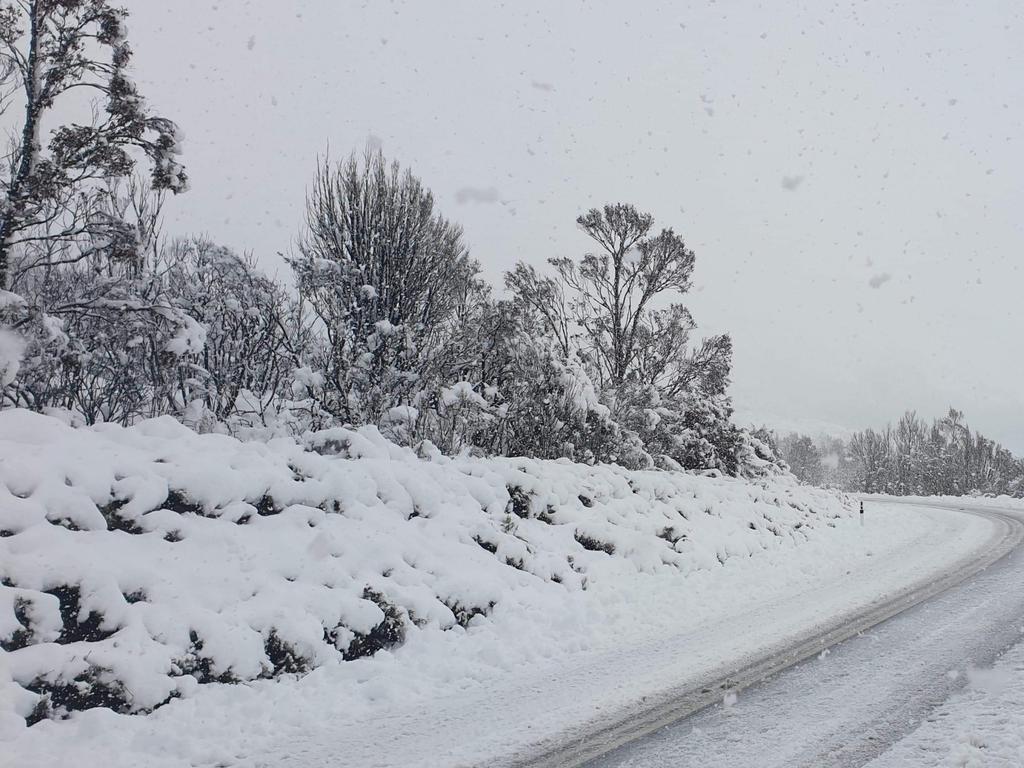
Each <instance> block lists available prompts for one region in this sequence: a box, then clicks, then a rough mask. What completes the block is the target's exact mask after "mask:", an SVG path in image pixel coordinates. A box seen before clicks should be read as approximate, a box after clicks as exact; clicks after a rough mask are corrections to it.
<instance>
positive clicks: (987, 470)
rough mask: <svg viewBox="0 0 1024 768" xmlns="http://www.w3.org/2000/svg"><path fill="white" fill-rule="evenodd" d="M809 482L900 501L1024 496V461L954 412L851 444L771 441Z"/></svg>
mask: <svg viewBox="0 0 1024 768" xmlns="http://www.w3.org/2000/svg"><path fill="white" fill-rule="evenodd" d="M768 439H769V442H771V443H772V444H773V445H774V446H775V447H776V449H777V450H778V453H779V455H780V456H781V457H782V458H783V459H784V460H785V461H786V463H787V465H788V466H789V468H790V469H791V471H792V472H793V474H795V475H796V476H797V477H798V478H799V479H800V480H801V481H803V482H806V483H809V484H813V485H831V486H834V487H838V488H843V489H845V490H849V491H857V492H864V493H886V494H892V495H897V496H906V495H919V496H933V495H951V496H960V495H965V494H982V495H992V496H999V495H1009V496H1017V497H1024V460H1022V459H1019V458H1017V457H1016V456H1014V455H1013V454H1012V453H1011V452H1010V451H1009V450H1007V449H1006V448H1004V447H1003V446H1001V445H999V444H998V443H996V442H995V441H993V440H991V439H989V438H987V437H985V436H984V435H983V434H981V433H980V432H978V431H976V430H972V429H971V427H970V426H969V425H968V423H967V421H966V420H965V418H964V414H963V413H962V412H961V411H958V410H956V409H954V408H950V409H949V412H948V413H947V414H946V415H945V416H943V417H941V418H938V419H934V420H933V421H932V422H931V423H929V422H927V421H925V420H924V419H921V418H920V417H918V416H917V414H916V413H913V412H908V413H906V414H904V415H903V417H902V418H901V419H900V420H899V421H898V422H897V423H896V424H895V425H891V424H890V425H888V426H886V427H885V428H884V429H882V430H880V431H876V430H873V429H866V430H864V431H862V432H857V433H855V434H854V435H852V436H851V437H850V439H849V440H841V439H837V438H833V437H820V438H818V439H817V440H812V439H811V438H810V437H808V436H806V435H800V434H795V433H794V434H789V435H786V436H783V437H778V436H774V435H773V436H771V437H770V438H768Z"/></svg>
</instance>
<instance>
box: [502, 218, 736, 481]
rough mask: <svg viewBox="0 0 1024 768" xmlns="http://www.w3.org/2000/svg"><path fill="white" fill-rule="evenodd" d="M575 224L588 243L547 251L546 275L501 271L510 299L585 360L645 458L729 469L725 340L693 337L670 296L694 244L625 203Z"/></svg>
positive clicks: (732, 443) (732, 469)
mask: <svg viewBox="0 0 1024 768" xmlns="http://www.w3.org/2000/svg"><path fill="white" fill-rule="evenodd" d="M577 224H578V226H579V227H580V228H581V230H582V231H583V232H584V234H586V235H587V236H588V237H589V238H590V239H591V240H592V241H593V242H594V243H596V245H597V251H596V252H595V253H588V254H586V255H584V256H583V258H582V259H580V260H578V261H577V260H573V259H569V258H558V259H551V260H550V264H551V266H552V267H553V268H554V275H553V276H552V275H547V276H546V275H541V274H540V273H538V272H537V270H536V269H534V268H533V267H530V266H527V265H525V264H519V265H517V266H516V267H515V269H513V270H512V271H511V272H509V273H508V274H507V275H506V285H507V286H508V288H509V289H510V290H511V291H512V293H513V296H514V297H515V301H516V303H517V304H518V305H519V306H521V307H523V308H525V309H528V310H529V312H530V313H532V316H533V317H534V318H535V320H536V325H537V327H538V328H539V330H540V331H541V333H542V334H543V335H544V336H545V337H546V338H547V339H549V340H550V341H551V343H552V345H553V348H554V349H555V350H557V351H558V352H559V353H560V354H561V355H562V357H563V359H564V360H565V361H566V362H572V363H574V364H579V365H582V366H583V367H584V368H585V369H586V371H587V373H588V375H589V376H590V378H591V380H592V381H593V382H594V384H595V386H596V389H597V391H598V393H599V397H600V401H601V403H602V404H603V405H604V406H606V407H607V408H608V412H609V417H610V419H611V420H612V421H613V422H614V423H615V424H617V425H618V426H619V427H620V428H621V430H622V431H623V432H625V433H629V434H633V435H636V436H637V437H638V439H639V440H640V441H641V442H642V443H643V444H644V445H645V446H647V449H648V453H649V454H650V456H651V457H652V458H653V457H658V456H664V457H665V459H667V460H668V461H670V462H674V463H675V464H677V465H681V466H683V467H686V468H688V469H709V468H716V469H720V470H722V471H724V472H728V473H730V474H735V473H736V471H737V469H738V467H737V460H736V456H737V451H738V449H739V445H740V441H739V431H738V430H737V429H736V428H735V427H734V426H733V425H732V424H731V423H730V421H729V420H730V417H731V414H732V409H731V405H730V403H729V400H728V397H727V395H726V389H727V387H728V383H729V370H730V366H731V356H732V343H731V341H730V339H729V337H728V336H727V335H721V336H714V337H712V338H709V339H706V340H704V341H703V342H702V343H700V344H699V345H697V346H696V347H693V346H692V344H691V335H692V333H693V331H694V330H695V327H696V326H695V323H694V321H693V318H692V317H691V315H690V313H689V311H688V310H687V309H686V307H685V306H683V305H682V304H680V303H678V302H674V301H672V298H673V297H678V296H679V295H680V294H683V293H685V292H686V291H688V290H689V288H690V278H691V275H692V273H693V267H694V258H695V257H694V254H693V251H691V250H689V249H688V248H687V247H686V244H685V243H684V242H683V240H682V238H681V237H679V236H678V235H677V234H676V233H675V232H673V231H672V230H671V229H663V230H661V231H660V232H659V233H657V234H653V233H652V228H653V226H654V221H653V218H652V217H651V216H650V215H649V214H645V213H640V212H639V211H637V210H636V209H635V208H634V207H633V206H631V205H624V204H617V205H606V206H604V208H602V209H596V208H595V209H593V210H591V211H589V212H588V213H586V214H584V215H583V216H580V217H579V218H578V219H577Z"/></svg>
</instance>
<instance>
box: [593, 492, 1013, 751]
mask: <svg viewBox="0 0 1024 768" xmlns="http://www.w3.org/2000/svg"><path fill="white" fill-rule="evenodd" d="M979 511H980V510H979ZM1016 514H1017V516H1018V517H1020V516H1021V515H1020V513H1019V512H1018V513H1016ZM1022 583H1024V547H1020V546H1018V547H1016V548H1015V549H1014V550H1013V551H1012V552H1011V553H1010V554H1009V555H1007V556H1006V557H1004V558H1003V559H1001V560H999V561H998V562H997V563H995V564H994V565H992V566H990V567H988V568H987V569H986V570H984V571H982V572H980V573H978V574H977V575H975V576H972V577H971V578H969V579H967V580H966V581H964V582H962V583H961V584H959V585H958V586H956V587H953V588H952V589H950V590H948V591H946V592H944V593H942V594H940V595H938V596H936V597H934V598H932V599H930V600H928V601H926V602H924V603H921V604H919V605H917V606H915V607H913V608H910V609H909V610H907V611H905V612H903V613H901V614H899V615H897V616H896V617H894V618H892V619H890V620H888V621H886V622H884V623H882V624H880V625H878V626H876V627H875V628H873V629H871V630H868V631H866V632H864V633H862V634H861V635H859V636H857V637H854V638H852V639H850V640H848V641H846V642H844V643H841V644H840V645H838V646H835V647H833V648H832V649H831V650H830V651H828V652H826V653H823V654H821V655H820V656H819V657H815V658H812V659H811V660H809V661H805V662H803V663H801V664H798V665H797V666H795V667H792V668H790V669H788V670H786V671H784V672H782V673H780V674H778V675H777V676H775V677H774V678H773V679H770V680H768V681H766V682H764V683H761V684H757V685H754V686H752V687H750V688H747V689H745V690H742V691H739V692H737V693H736V694H726V695H723V696H722V699H721V701H720V702H719V703H717V704H716V705H714V706H712V707H710V708H707V709H704V710H702V711H700V712H698V713H696V714H695V715H692V716H690V717H688V718H686V719H684V720H681V721H679V722H676V723H674V724H671V725H668V726H666V727H664V728H662V729H661V730H659V731H657V732H655V733H653V734H651V735H650V736H648V737H646V738H644V739H641V740H639V741H635V742H633V743H631V744H627V745H624V746H622V747H620V748H618V749H617V750H615V751H613V752H611V753H609V754H606V755H605V756H603V757H600V758H597V759H595V760H592V761H591V762H589V763H587V765H588V766H590V768H613V766H614V767H616V768H627V767H628V768H648V767H651V768H653V767H654V766H659V767H661V766H679V767H681V766H701V768H714V766H747V765H749V766H754V765H756V766H759V768H772V766H779V767H780V768H781V766H786V768H801V767H806V768H812V767H813V768H820V766H830V767H831V768H842V767H843V766H863V765H866V764H871V765H876V764H877V765H878V766H879V767H881V766H883V765H884V766H889V765H896V764H903V762H904V761H905V758H906V755H903V756H902V759H900V758H897V754H898V752H897V750H894V753H893V757H894V758H897V759H896V762H890V761H889V759H888V756H887V755H886V754H883V753H885V752H886V751H887V750H888V749H889V748H890V747H891V746H893V745H894V744H897V743H898V742H899V741H900V740H901V739H902V738H903V737H904V736H905V735H907V734H909V733H910V732H912V731H914V730H915V729H916V728H917V726H918V725H920V724H921V723H922V722H923V721H926V720H927V719H928V718H929V715H930V713H931V712H932V711H933V709H934V708H935V707H936V706H938V705H939V704H940V703H942V702H943V701H944V700H945V699H946V698H947V697H948V696H950V694H952V693H953V692H955V691H957V690H959V689H960V688H962V687H963V686H964V684H965V682H966V681H967V680H968V679H969V677H970V675H969V674H968V672H969V669H970V668H973V667H987V666H989V665H991V664H992V663H993V662H994V661H995V659H996V657H997V656H998V655H999V654H1000V653H1001V652H1002V651H1004V650H1005V649H1006V648H1007V647H1009V646H1011V645H1014V644H1015V643H1018V642H1020V641H1021V639H1022V633H1024V589H1021V584H1022ZM897 749H898V748H897ZM915 751H916V750H915ZM931 757H932V758H933V759H934V758H936V757H937V756H936V755H932V756H931ZM875 758H878V761H877V763H872V762H871V761H872V760H873V759H875Z"/></svg>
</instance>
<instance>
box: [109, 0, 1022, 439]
mask: <svg viewBox="0 0 1024 768" xmlns="http://www.w3.org/2000/svg"><path fill="white" fill-rule="evenodd" d="M125 5H126V6H127V7H128V8H129V10H130V11H131V14H132V18H131V39H132V41H133V45H134V47H135V49H136V53H137V58H136V76H137V79H138V80H139V81H140V83H141V85H142V91H143V92H144V93H145V94H146V95H147V97H148V99H149V100H150V102H151V103H152V104H153V105H154V106H155V107H157V108H158V109H159V111H160V112H161V113H162V114H166V115H167V116H169V117H171V118H173V119H175V120H176V121H177V122H178V123H179V124H180V125H181V126H182V128H183V129H184V131H185V135H186V144H185V150H186V155H185V158H184V160H185V162H186V163H187V164H188V166H189V169H190V174H191V177H192V189H191V191H190V192H189V193H188V194H187V195H184V196H181V197H180V198H178V199H175V200H173V201H172V203H171V205H170V206H169V209H168V215H169V221H168V224H169V229H171V230H173V231H174V232H176V233H182V234H184V233H192V232H197V233H198V232H201V233H207V234H209V235H210V236H212V237H214V238H215V239H217V240H218V241H220V242H223V243H224V244H226V245H231V246H233V247H235V248H237V249H239V250H250V251H252V252H253V253H255V254H256V255H257V256H258V258H259V259H260V260H261V263H262V264H263V265H264V266H265V267H266V268H267V269H268V270H270V271H277V272H279V273H280V274H281V276H282V277H286V269H285V267H284V264H283V262H282V260H281V257H280V255H279V254H281V253H286V252H287V251H288V250H289V248H290V247H292V244H293V243H294V240H295V238H296V237H297V236H298V234H299V233H300V232H301V222H302V203H303V197H304V194H305V190H306V188H307V186H308V185H309V183H310V181H311V178H312V175H313V173H314V170H315V167H316V162H317V158H318V156H322V155H324V154H326V153H328V152H329V153H330V155H331V156H332V157H336V158H339V159H340V158H342V157H344V156H346V155H347V154H348V153H349V152H351V151H353V150H361V149H362V148H363V147H365V146H366V145H367V144H368V143H369V144H370V145H377V144H379V145H380V146H381V147H382V148H383V150H384V152H385V154H386V155H387V156H388V157H390V158H393V159H396V160H399V161H400V162H401V163H402V164H403V165H406V166H408V167H411V168H412V169H413V170H414V171H415V172H416V173H417V174H418V175H419V176H420V177H422V178H423V180H424V181H425V182H426V183H427V185H428V186H430V187H431V188H432V189H433V190H434V192H435V195H436V197H437V199H438V202H439V205H440V208H441V210H442V211H443V212H444V213H445V214H446V215H447V216H449V217H450V218H452V219H454V220H457V221H459V222H460V223H461V224H462V225H463V226H464V227H465V231H466V235H467V240H468V242H469V243H470V245H471V248H472V252H473V254H474V256H475V257H476V258H477V259H479V260H480V262H481V264H482V265H483V269H484V271H485V273H486V275H487V276H488V277H489V278H490V279H491V280H492V281H493V282H495V283H500V280H501V276H502V273H503V272H504V270H506V269H508V268H509V267H511V265H512V264H514V263H515V262H516V261H518V260H527V261H529V262H532V263H536V264H538V265H540V264H542V263H543V262H544V260H545V259H547V258H549V257H552V256H559V255H572V254H579V253H580V252H582V251H583V250H585V249H586V248H587V240H586V238H585V237H583V236H582V235H581V234H580V233H579V232H578V231H577V230H576V228H575V225H574V220H575V217H576V216H577V215H578V214H579V213H580V212H582V211H583V210H585V209H586V208H588V207H590V206H593V205H598V204H601V203H605V202H613V201H623V202H631V203H634V204H635V205H637V206H638V207H640V208H642V209H646V210H649V211H650V212H651V213H653V214H654V215H655V217H656V221H657V223H658V224H659V225H664V226H672V227H674V228H675V229H676V230H677V231H679V232H681V233H682V234H683V235H684V236H685V237H686V239H687V242H688V244H689V245H690V246H691V247H692V248H693V249H694V250H695V251H696V253H697V270H696V281H695V282H696V284H695V288H694V290H693V292H692V293H691V294H690V295H689V297H688V298H687V299H686V301H687V303H688V305H689V306H690V308H691V310H692V311H693V314H694V316H695V317H696V319H697V321H698V323H699V324H700V326H701V330H702V331H703V332H706V333H713V332H722V331H728V332H729V333H731V334H732V336H733V339H734V342H735V367H734V375H733V381H734V384H733V388H732V392H733V396H734V399H735V402H736V405H737V408H738V411H739V415H740V417H741V419H742V420H744V421H754V422H758V423H760V422H767V423H769V424H774V425H776V426H780V427H783V428H788V427H793V426H795V427H799V428H801V429H804V430H806V431H812V432H813V431H816V430H817V429H819V428H821V427H822V426H823V425H830V426H828V428H829V429H832V430H844V429H859V428H862V427H865V426H879V425H882V424H884V423H885V422H886V421H888V420H894V419H895V418H897V417H898V416H899V415H900V414H901V413H902V412H903V411H904V410H905V409H908V408H913V409H916V410H917V411H918V412H919V413H920V414H921V415H923V416H926V417H932V416H936V415H940V414H941V413H942V412H944V411H945V409H946V408H947V407H948V406H949V405H955V406H956V407H958V408H960V409H962V410H964V411H966V414H967V417H968V420H969V421H970V422H971V424H972V425H973V426H975V427H977V428H979V429H981V430H982V431H984V432H986V433H987V434H989V436H991V437H994V438H996V439H999V440H1001V441H1003V442H1005V443H1006V444H1007V445H1008V446H1009V447H1011V448H1013V449H1015V450H1016V451H1017V452H1018V453H1019V452H1021V451H1024V388H1022V387H1021V386H1020V382H1021V379H1022V378H1024V355H1022V354H1021V342H1020V336H1021V333H1022V331H1024V302H1022V301H1021V300H1020V293H1021V285H1022V277H1024V275H1022V269H1021V252H1022V244H1024V233H1022V219H1021V216H1020V210H1021V206H1022V203H1024V187H1022V185H1024V182H1022V179H1024V162H1022V160H1024V153H1022V150H1021V139H1022V135H1021V119H1022V115H1024V105H1022V102H1021V90H1020V83H1021V82H1024V67H1022V59H1021V54H1020V52H1019V51H1020V46H1019V41H1020V38H1021V31H1022V30H1021V20H1020V13H1019V11H1018V6H1017V4H1016V3H1013V2H1001V3H998V2H991V3H985V4H970V5H968V4H959V3H951V2H942V3H936V2H930V1H924V0H922V1H919V2H908V3H903V4H900V6H899V7H894V4H891V3H882V2H875V3H870V2H869V3H858V4H856V5H855V6H849V5H847V4H841V5H836V6H831V7H825V6H823V5H822V4H818V3H809V4H796V3H764V4H759V5H755V4H752V3H731V2H717V3H716V2H710V3H695V4H689V5H687V4H683V3H664V4H655V3H644V4H643V7H642V8H636V7H629V6H628V4H625V3H613V2H587V3H576V2H563V3H557V4H553V3H544V2H515V3H506V4H504V5H501V6H498V5H492V4H486V6H485V4H479V3H471V2H431V3H402V2H389V3H384V2H379V3H365V4H357V3H351V2H337V1H335V0H296V1H295V2H287V3H276V2H275V3H271V2H259V1H257V0H251V1H248V2H243V0H223V1H221V2H215V3H211V2H209V1H206V2H198V1H196V0H178V1H177V2H174V3H154V2H152V0H145V1H143V0H129V1H128V2H126V3H125ZM979 5H983V6H984V7H977V6H979Z"/></svg>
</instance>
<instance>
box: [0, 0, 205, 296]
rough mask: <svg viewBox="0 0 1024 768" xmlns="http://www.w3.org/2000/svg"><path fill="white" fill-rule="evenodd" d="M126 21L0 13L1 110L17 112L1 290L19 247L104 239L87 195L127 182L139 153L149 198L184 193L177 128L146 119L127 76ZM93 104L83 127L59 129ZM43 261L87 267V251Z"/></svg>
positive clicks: (76, 8)
mask: <svg viewBox="0 0 1024 768" xmlns="http://www.w3.org/2000/svg"><path fill="white" fill-rule="evenodd" d="M127 15H128V14H127V11H125V10H123V9H120V8H115V7H113V6H111V5H110V3H109V2H107V0H17V1H16V2H13V3H6V4H4V5H2V6H0V76H3V81H2V84H0V89H2V90H0V94H2V95H3V97H4V102H3V105H4V106H5V107H8V108H20V117H19V118H18V120H17V123H16V124H15V125H14V126H13V131H12V141H11V145H10V147H9V148H8V150H7V151H6V153H5V154H4V155H3V156H2V157H0V290H3V289H5V288H6V287H7V286H8V284H9V273H10V269H11V258H12V253H13V252H14V250H15V249H16V248H17V247H18V246H19V245H22V244H26V243H31V242H38V241H40V240H45V241H47V242H48V243H58V244H59V243H67V242H78V241H80V240H81V239H82V238H83V237H93V238H95V236H97V235H99V236H100V237H101V238H102V236H103V235H105V234H106V230H107V229H109V228H110V227H111V225H112V222H110V221H109V220H108V219H107V218H105V217H104V216H102V215H99V212H98V210H97V207H96V199H97V197H96V195H94V194H93V192H94V191H95V190H96V189H99V188H101V187H102V184H101V182H104V181H106V180H109V179H111V178H117V177H124V176H127V175H129V174H130V173H131V171H132V170H133V168H134V167H135V163H136V157H137V155H138V154H139V153H141V154H142V155H144V156H145V157H147V158H148V159H149V161H150V164H151V176H150V179H151V184H152V186H153V188H154V189H169V190H171V191H173V192H181V191H183V190H184V189H185V188H186V186H187V177H186V174H185V171H184V168H183V167H182V166H181V164H180V163H179V162H178V159H177V155H178V154H179V133H178V130H177V128H176V126H175V125H174V123H173V122H171V121H170V120H168V119H166V118H164V117H159V116H156V115H153V114H152V113H151V112H150V110H149V108H148V107H147V105H146V103H145V101H144V99H143V98H142V96H141V95H140V94H139V92H138V89H137V88H136V86H135V84H134V83H133V82H132V80H131V78H130V77H129V75H128V66H129V63H130V62H131V57H132V51H131V47H130V46H129V44H128V41H127V39H126V36H125V34H126V30H125V20H126V18H127ZM76 94H77V95H78V96H81V95H83V94H89V95H91V96H93V97H94V98H93V99H91V100H90V99H84V100H83V99H81V98H76ZM90 102H91V104H92V109H91V111H89V112H88V117H89V119H88V120H83V121H81V122H75V121H70V122H65V123H61V119H62V118H63V117H64V116H65V115H66V114H68V113H69V111H70V112H73V111H74V110H75V109H76V108H77V109H79V110H83V109H85V105H87V104H89V103H90ZM51 126H52V128H51V130H50V133H49V136H48V137H44V130H45V129H46V128H48V127H51ZM49 253H51V254H55V255H56V258H57V259H58V260H59V261H60V262H61V263H67V261H69V260H76V259H85V258H88V256H89V249H88V248H86V249H77V250H76V251H75V252H74V253H72V254H68V253H67V252H66V251H64V250H61V249H59V248H57V249H50V251H49Z"/></svg>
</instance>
